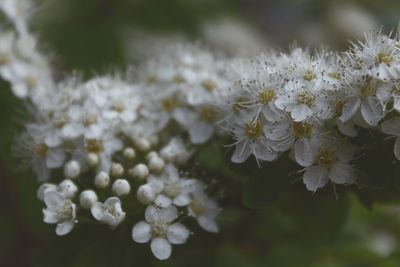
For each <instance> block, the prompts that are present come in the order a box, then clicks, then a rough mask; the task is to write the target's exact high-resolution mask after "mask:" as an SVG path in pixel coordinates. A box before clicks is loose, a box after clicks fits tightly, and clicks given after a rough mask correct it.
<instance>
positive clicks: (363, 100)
mask: <svg viewBox="0 0 400 267" xmlns="http://www.w3.org/2000/svg"><path fill="white" fill-rule="evenodd" d="M377 83H378V82H377V81H376V80H375V79H373V78H372V77H371V76H361V77H360V76H358V75H353V76H351V78H350V81H347V83H346V84H347V87H348V88H347V95H346V99H345V101H344V106H343V112H342V115H341V116H340V120H341V121H342V122H347V121H349V120H350V119H351V118H353V117H354V115H355V114H356V113H357V112H358V111H359V110H360V111H361V115H362V117H363V118H364V120H365V122H366V123H368V124H369V125H371V126H376V125H377V124H378V123H379V121H380V120H381V119H382V118H383V116H384V107H383V105H382V103H381V102H380V101H379V99H378V98H377V97H376V91H377V88H378V84H377Z"/></svg>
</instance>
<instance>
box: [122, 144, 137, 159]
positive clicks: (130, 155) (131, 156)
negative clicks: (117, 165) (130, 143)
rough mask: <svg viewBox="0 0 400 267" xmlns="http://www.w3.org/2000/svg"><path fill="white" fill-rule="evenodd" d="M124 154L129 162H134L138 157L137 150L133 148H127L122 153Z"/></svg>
mask: <svg viewBox="0 0 400 267" xmlns="http://www.w3.org/2000/svg"><path fill="white" fill-rule="evenodd" d="M122 154H123V156H124V157H125V158H126V159H128V160H133V159H135V157H136V153H135V150H134V149H133V148H131V147H127V148H125V149H124V151H123V152H122Z"/></svg>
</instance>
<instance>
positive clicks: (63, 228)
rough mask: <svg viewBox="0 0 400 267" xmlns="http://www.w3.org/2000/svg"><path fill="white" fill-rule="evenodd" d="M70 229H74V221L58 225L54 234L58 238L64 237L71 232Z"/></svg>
mask: <svg viewBox="0 0 400 267" xmlns="http://www.w3.org/2000/svg"><path fill="white" fill-rule="evenodd" d="M72 228H74V221H66V222H63V223H59V224H57V227H56V234H57V235H59V236H62V235H66V234H68V233H69V232H71V230H72Z"/></svg>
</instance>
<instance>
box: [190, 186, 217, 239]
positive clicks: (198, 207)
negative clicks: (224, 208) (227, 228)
mask: <svg viewBox="0 0 400 267" xmlns="http://www.w3.org/2000/svg"><path fill="white" fill-rule="evenodd" d="M188 212H189V215H190V216H192V217H194V218H196V220H197V222H198V223H199V225H200V226H201V228H203V229H204V230H206V231H208V232H211V233H217V232H218V225H217V223H216V222H215V218H216V217H217V216H218V214H219V213H220V212H221V209H220V207H218V204H217V202H216V201H215V200H213V199H211V198H209V197H208V196H207V195H206V194H205V193H204V190H203V188H200V187H199V188H198V189H197V190H195V191H194V192H193V199H192V201H191V202H190V204H189V206H188Z"/></svg>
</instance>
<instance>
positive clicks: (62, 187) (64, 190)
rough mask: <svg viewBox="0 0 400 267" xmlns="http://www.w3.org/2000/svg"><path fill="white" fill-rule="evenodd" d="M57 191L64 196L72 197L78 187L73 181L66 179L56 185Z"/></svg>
mask: <svg viewBox="0 0 400 267" xmlns="http://www.w3.org/2000/svg"><path fill="white" fill-rule="evenodd" d="M58 191H59V192H60V193H61V194H62V195H64V196H65V197H66V198H73V197H74V196H75V195H76V193H78V187H77V186H76V185H75V184H74V182H72V181H71V180H69V179H66V180H64V181H62V182H61V183H60V184H59V185H58Z"/></svg>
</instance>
